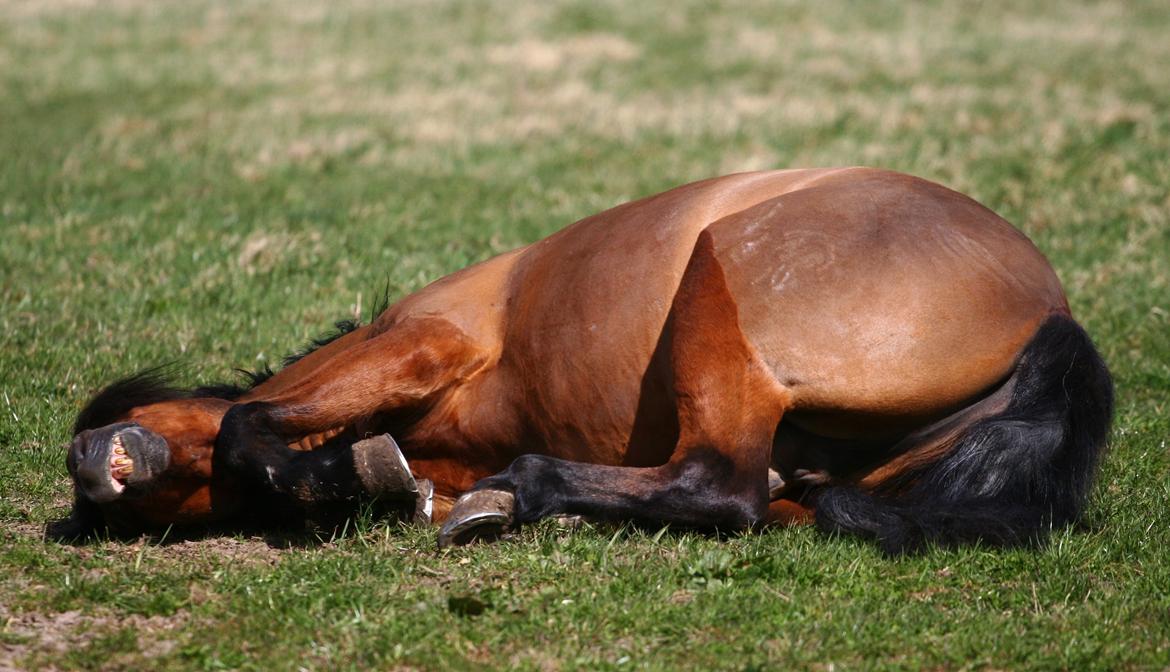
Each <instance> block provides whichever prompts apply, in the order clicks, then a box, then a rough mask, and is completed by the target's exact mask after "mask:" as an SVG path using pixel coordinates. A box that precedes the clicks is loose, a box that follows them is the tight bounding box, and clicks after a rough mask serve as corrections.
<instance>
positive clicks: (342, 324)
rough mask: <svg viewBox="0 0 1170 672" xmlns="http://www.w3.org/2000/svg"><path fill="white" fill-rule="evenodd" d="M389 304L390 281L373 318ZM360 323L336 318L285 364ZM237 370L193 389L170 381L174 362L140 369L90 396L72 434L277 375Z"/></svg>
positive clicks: (234, 392) (264, 369) (224, 394)
mask: <svg viewBox="0 0 1170 672" xmlns="http://www.w3.org/2000/svg"><path fill="white" fill-rule="evenodd" d="M389 305H390V283H389V281H387V283H386V286H385V288H384V289H383V290H382V291H381V293H379V295H378V299H377V300H376V301H375V302H374V310H373V312H372V314H371V321H372V319H373V318H375V317H377V316H378V315H381V314H382V312H383V311H385V310H386V308H387V307H389ZM360 326H361V322H360V321H359V320H356V319H347V320H340V321H338V322H335V323H334V325H333V327H334V329H333V331H331V332H329V333H326V334H323V335H322V336H319V337H317V338H314V339H312V340H311V341H310V342H309V345H308V346H306V347H305V348H302V349H301V350H299V351H297V352H295V353H293V354H291V355H289V356H287V357H285V358H284V360H283V366H290V365H292V364H295V363H297V362H298V361H300V360H301V359H303V358H305V357H307V356H309V355H310V354H312V353H313V352H315V351H316V350H318V349H319V348H323V347H325V346H326V345H329V344H330V343H332V342H333V341H336V340H337V339H339V338H341V337H342V336H344V335H346V334H348V333H350V332H352V331H354V330H355V329H357V328H358V327H360ZM235 372H236V373H237V374H238V375H239V376H240V377H241V378H242V379H243V380H242V381H240V382H239V383H211V384H208V385H199V386H197V387H195V388H193V389H190V390H184V389H182V388H179V387H176V386H175V385H174V384H172V383H171V378H172V377H173V376H174V374H175V367H174V366H172V365H166V364H164V365H162V366H156V367H154V368H151V369H146V370H144V371H139V372H138V373H135V374H134V375H132V376H129V377H127V378H123V379H121V380H119V381H117V382H115V383H112V384H110V385H108V386H106V387H105V388H104V389H103V390H102V391H100V392H98V393H97V394H96V395H94V397H93V398H92V399H90V400H89V403H88V404H86V405H85V408H83V409H81V413H79V414H78V415H77V421H76V422H75V423H73V434H74V435H75V436H76V435H77V434H78V433H80V432H82V431H85V430H87V429H97V428H98V427H105V426H106V425H109V424H112V423H114V422H117V421H118V420H119V419H120V418H122V417H125V415H126V413H128V412H130V410H131V409H134V408H137V407H139V406H145V405H147V404H156V403H158V402H160V401H171V400H173V399H193V398H198V397H213V398H216V399H226V400H228V401H235V400H236V399H238V398H240V397H241V396H242V395H243V394H245V393H246V392H248V391H249V390H251V389H252V388H254V387H256V386H257V385H260V384H261V383H263V382H264V381H266V380H268V379H269V378H271V377H272V376H274V375H275V372H274V371H273V370H272V367H270V366H269V365H268V364H263V365H261V366H260V367H259V368H257V369H256V370H255V371H248V370H246V369H236V370H235Z"/></svg>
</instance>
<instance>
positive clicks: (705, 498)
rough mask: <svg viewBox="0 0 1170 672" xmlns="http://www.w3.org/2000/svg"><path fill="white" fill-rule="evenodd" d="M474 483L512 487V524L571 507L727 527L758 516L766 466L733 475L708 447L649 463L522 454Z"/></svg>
mask: <svg viewBox="0 0 1170 672" xmlns="http://www.w3.org/2000/svg"><path fill="white" fill-rule="evenodd" d="M755 476H758V478H756V477H755ZM474 489H475V490H504V491H507V492H511V493H513V494H514V495H515V509H514V511H513V517H514V520H515V523H516V524H524V523H530V522H534V521H536V520H539V519H541V518H544V517H546V516H550V515H555V514H574V515H582V516H586V517H589V518H594V519H608V520H633V521H636V522H640V523H647V524H671V525H678V526H680V527H687V528H694V529H720V530H726V531H731V530H741V529H745V528H748V527H752V526H754V525H757V524H759V523H760V522H761V521H762V520H764V518H765V516H766V514H767V508H768V480H767V473H766V470H764V471H761V472H760V473H759V474H757V475H754V476H753V477H750V478H749V477H739V476H737V470H736V468H735V465H734V463H733V462H732V461H731V460H730V459H728V458H727V457H725V456H724V455H722V454H720V453H718V452H716V451H713V450H712V451H703V450H693V451H691V453H690V454H689V455H688V457H687V458H686V459H684V460H680V461H677V462H672V463H668V464H666V465H663V466H660V467H648V468H632V467H611V466H602V465H594V464H583V463H579V462H569V461H566V460H559V459H556V458H551V457H545V456H541V455H525V456H523V457H520V458H518V459H517V460H515V461H514V462H513V463H512V464H511V466H509V467H508V469H506V470H505V471H503V472H501V473H499V474H497V475H495V476H491V477H488V478H486V479H483V480H481V481H480V482H478V483H476V485H475V488H474Z"/></svg>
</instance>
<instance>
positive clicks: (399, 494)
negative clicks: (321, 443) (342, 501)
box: [353, 434, 418, 501]
mask: <svg viewBox="0 0 1170 672" xmlns="http://www.w3.org/2000/svg"><path fill="white" fill-rule="evenodd" d="M353 466H354V469H355V470H356V471H357V475H358V480H360V481H361V484H362V488H364V489H365V491H366V492H367V493H369V494H370V495H372V496H373V497H376V498H384V499H402V500H407V501H410V500H414V499H415V498H416V497H417V495H418V483H417V482H415V480H414V475H413V474H411V473H410V466H409V465H407V463H406V457H405V456H404V455H403V454H402V449H400V448H399V447H398V443H397V442H395V441H394V438H393V437H391V436H390V435H389V434H382V435H381V436H374V437H371V438H368V439H365V440H363V441H358V442H357V443H355V444H353Z"/></svg>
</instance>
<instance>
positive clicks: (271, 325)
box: [0, 0, 1170, 670]
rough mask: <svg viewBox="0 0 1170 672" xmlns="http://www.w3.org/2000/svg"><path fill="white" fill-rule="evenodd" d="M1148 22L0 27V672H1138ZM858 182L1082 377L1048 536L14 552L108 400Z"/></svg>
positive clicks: (1155, 86) (1155, 87)
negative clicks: (564, 231) (382, 313)
mask: <svg viewBox="0 0 1170 672" xmlns="http://www.w3.org/2000/svg"><path fill="white" fill-rule="evenodd" d="M1168 34H1170V8H1168V7H1167V6H1166V4H1165V2H1164V1H1161V0H1151V1H1149V2H1138V1H1136V0H1124V1H1123V0H1114V1H1112V2H1110V1H1106V2H1094V3H1083V4H1082V3H1071V2H1056V1H1053V2H1028V3H1018V2H1007V1H999V0H992V1H989V2H983V3H978V4H976V3H961V2H930V3H923V4H914V5H909V4H908V3H906V4H904V3H893V2H889V3H886V2H875V3H845V2H819V3H808V4H804V3H794V2H785V3H770V2H769V3H764V2H760V3H747V4H742V5H740V4H738V3H737V4H736V5H732V4H730V3H728V4H724V3H710V2H642V3H623V2H613V3H612V4H607V3H604V2H596V1H593V0H590V1H587V2H586V1H582V2H559V1H558V2H546V3H531V4H511V3H490V4H489V3H480V2H426V3H422V2H396V3H378V2H370V1H366V0H345V1H343V2H338V3H329V4H328V8H326V3H316V2H309V1H308V0H296V1H293V2H284V3H275V2H271V3H270V2H240V3H227V2H222V3H212V2H205V1H203V0H192V1H184V2H162V1H158V0H141V1H138V0H107V1H99V0H91V1H86V0H15V1H14V0H0V521H2V522H0V669H8V668H11V667H15V668H18V669H19V668H25V667H27V668H34V669H35V668H42V667H43V668H61V669H67V668H84V669H142V668H146V669H221V668H229V669H300V668H304V669H367V668H369V667H380V668H402V669H412V668H418V669H448V668H454V669H468V668H477V669H478V668H481V667H488V668H513V667H515V668H521V669H542V670H543V669H550V670H556V669H627V668H648V669H664V670H671V669H680V668H691V669H782V668H789V667H797V668H814V669H824V670H831V669H854V668H871V667H872V668H906V669H919V668H923V667H931V668H944V669H967V668H980V669H982V668H1001V669H1002V668H1012V669H1017V668H1036V669H1059V668H1068V669H1078V670H1081V669H1150V668H1166V667H1167V666H1170V551H1168V549H1170V452H1168V449H1167V444H1166V441H1167V437H1168V435H1170V413H1168V410H1170V409H1168V403H1170V197H1168V189H1167V185H1170V40H1168V39H1167V38H1166V36H1167V35H1168ZM850 164H868V165H876V166H883V167H889V168H893V169H898V170H903V171H907V172H911V173H915V174H918V175H922V176H925V177H927V178H931V179H934V180H937V181H940V182H943V183H945V184H948V185H950V186H952V187H954V188H956V189H959V190H961V191H964V192H966V193H968V194H971V195H972V196H974V197H975V198H977V199H979V200H981V201H982V202H984V203H985V204H987V205H988V206H990V207H992V208H993V209H995V210H997V211H998V212H1000V213H1001V214H1002V215H1004V216H1005V217H1007V218H1008V219H1009V220H1011V221H1013V222H1014V223H1016V224H1017V225H1018V226H1020V227H1021V228H1022V229H1023V230H1024V231H1025V232H1027V233H1028V234H1029V235H1030V236H1031V237H1032V238H1033V239H1034V240H1035V241H1036V243H1037V244H1038V245H1039V247H1040V248H1041V249H1042V250H1043V251H1044V252H1045V253H1046V254H1047V255H1048V256H1049V257H1050V258H1051V260H1052V262H1053V264H1054V265H1055V266H1056V268H1057V270H1058V272H1059V274H1060V276H1061V277H1062V279H1063V280H1064V282H1065V284H1066V287H1067V289H1068V292H1069V295H1070V299H1071V302H1072V305H1073V309H1074V312H1075V313H1076V314H1077V316H1078V317H1079V318H1080V320H1081V321H1082V322H1083V323H1084V325H1085V326H1086V328H1087V329H1088V330H1089V332H1090V333H1091V334H1093V335H1094V337H1095V339H1096V340H1097V342H1098V344H1099V346H1100V348H1101V350H1102V353H1103V354H1104V356H1105V358H1106V360H1107V361H1108V362H1109V363H1110V365H1111V367H1112V368H1113V371H1114V374H1115V376H1116V383H1117V389H1118V403H1119V407H1118V414H1117V421H1116V425H1115V430H1114V433H1113V438H1112V451H1111V454H1110V456H1109V458H1108V460H1107V461H1106V464H1105V467H1104V471H1103V474H1102V476H1101V481H1100V484H1099V487H1098V489H1097V491H1096V497H1095V500H1094V502H1093V505H1092V507H1091V510H1090V513H1089V515H1088V518H1087V521H1086V523H1085V524H1084V525H1083V526H1082V527H1081V528H1080V529H1076V530H1072V531H1068V532H1063V533H1060V534H1057V535H1056V536H1055V538H1054V540H1053V543H1052V544H1051V545H1050V546H1049V547H1048V548H1046V549H1044V550H1042V551H1039V552H1035V551H1019V552H991V551H987V550H981V549H968V550H962V551H947V552H943V551H938V552H932V553H929V554H927V555H925V556H922V557H916V558H907V559H899V560H888V559H884V558H882V557H881V556H880V555H879V554H878V552H877V551H876V550H875V549H874V548H872V547H870V546H868V545H866V544H863V543H860V542H855V541H852V540H844V539H829V538H824V537H821V536H818V535H817V534H815V533H814V532H813V531H811V530H807V529H802V530H788V531H772V532H768V533H765V534H761V535H757V536H746V537H741V538H734V539H728V540H717V539H711V538H705V537H700V536H693V535H684V534H676V533H670V532H668V533H666V534H662V535H655V534H653V533H646V532H641V531H635V530H628V529H614V528H588V529H585V530H583V531H579V532H577V533H567V532H565V531H562V530H559V529H557V528H556V527H554V526H552V525H541V526H537V527H535V528H533V529H527V530H525V531H524V532H523V533H522V534H521V535H520V536H519V539H518V540H516V541H513V542H509V543H503V544H499V545H494V546H479V547H473V548H468V549H461V550H456V551H454V552H449V553H438V552H436V551H435V550H434V549H435V534H434V531H432V530H417V529H404V528H398V527H395V526H388V525H387V524H385V523H384V522H380V521H377V520H370V519H368V518H362V519H359V520H358V521H356V523H355V525H354V526H353V527H352V528H350V529H349V530H348V531H347V533H346V534H344V535H341V536H338V537H335V538H331V539H323V540H320V541H313V540H300V541H299V542H298V543H291V544H290V543H286V542H287V541H288V540H281V539H265V538H263V537H259V536H255V537H252V536H234V537H231V536H229V537H219V538H210V539H202V540H179V541H176V540H174V539H166V540H160V539H142V540H139V541H138V542H136V543H113V542H108V543H96V544H92V545H88V546H83V547H71V546H60V545H56V544H51V543H45V542H43V541H42V540H41V538H40V533H41V529H42V527H43V525H44V524H45V522H46V521H49V520H52V519H54V518H56V517H59V516H60V515H62V514H63V513H64V512H65V510H66V506H67V503H68V499H67V492H68V481H67V478H66V474H65V469H64V465H63V462H64V458H63V455H64V453H63V445H64V444H65V442H66V441H67V440H68V438H69V436H68V434H69V431H68V428H69V426H70V424H71V423H72V420H73V416H74V415H75V414H76V412H77V410H78V409H79V408H80V405H81V404H82V403H83V402H84V401H85V399H86V398H87V397H88V396H89V395H90V394H92V393H93V392H94V391H95V390H96V389H98V388H99V387H100V386H101V385H103V384H104V383H106V382H109V381H110V380H111V379H113V378H115V377H117V376H119V375H122V374H126V373H128V372H131V371H134V370H136V369H138V368H140V367H145V366H149V365H153V364H157V363H160V362H166V361H172V360H174V361H178V362H179V363H180V364H181V365H182V367H183V374H182V377H183V381H184V382H195V381H206V380H212V379H222V378H223V377H224V376H225V373H226V372H227V371H229V370H230V369H231V368H232V367H237V366H241V367H253V366H255V365H257V364H262V363H264V362H272V363H275V362H277V361H278V360H279V358H280V357H281V356H282V355H283V354H285V353H286V352H289V351H291V350H294V349H296V348H297V347H299V346H300V345H301V344H302V343H303V342H304V341H305V340H306V339H307V338H308V337H310V336H313V335H316V334H318V333H319V332H321V331H323V330H324V329H326V328H327V327H328V326H329V325H330V324H331V322H332V321H333V320H334V319H337V318H339V317H343V316H345V315H349V314H353V313H355V312H357V311H359V310H363V311H364V312H366V313H368V312H369V306H370V304H371V303H372V298H373V296H372V294H374V293H375V292H376V290H377V289H378V288H379V287H381V286H383V285H384V284H385V283H386V282H387V280H388V282H389V287H390V292H391V295H392V297H398V296H402V295H404V294H406V293H408V292H410V291H412V290H415V289H417V288H419V287H422V286H423V285H425V284H426V283H427V282H429V281H431V280H434V279H436V278H438V277H440V276H442V275H444V274H446V273H448V272H451V271H454V270H456V269H459V268H461V267H463V266H465V265H467V264H469V263H471V262H474V261H477V260H481V259H485V258H487V257H489V256H492V255H493V254H496V253H498V252H501V251H504V250H507V249H510V248H512V247H514V246H517V245H520V244H523V243H527V242H529V241H532V240H535V239H537V238H539V237H541V236H543V235H546V234H548V233H550V232H552V231H555V230H557V229H558V228H560V227H561V226H563V225H565V224H567V223H569V222H571V221H573V220H575V219H577V218H579V217H581V216H584V215H586V214H589V213H592V212H595V211H598V210H600V209H603V208H605V207H608V206H610V205H614V204H616V203H619V202H622V201H625V200H628V199H631V198H634V197H637V196H640V195H645V194H648V193H653V192H655V191H658V190H661V189H665V188H667V187H670V186H673V185H676V184H681V183H683V182H687V181H690V180H693V179H697V178H701V177H706V176H710V175H714V174H720V173H727V172H734V171H738V170H748V169H758V168H766V167H788V166H819V165H850Z"/></svg>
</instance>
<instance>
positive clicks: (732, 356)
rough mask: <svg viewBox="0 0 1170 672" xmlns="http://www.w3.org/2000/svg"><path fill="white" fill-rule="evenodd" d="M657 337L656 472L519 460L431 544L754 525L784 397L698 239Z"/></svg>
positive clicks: (704, 239)
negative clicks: (668, 427)
mask: <svg viewBox="0 0 1170 672" xmlns="http://www.w3.org/2000/svg"><path fill="white" fill-rule="evenodd" d="M666 329H667V334H666V336H667V338H668V339H669V341H668V342H669V344H670V362H671V373H672V376H673V382H672V388H673V392H674V397H675V402H676V407H677V413H678V418H679V439H678V443H677V445H676V447H675V451H674V453H673V455H672V457H671V459H670V460H669V461H668V462H667V463H666V464H664V465H661V466H657V467H642V468H635V467H616V466H606V465H595V464H584V463H579V462H569V461H565V460H560V459H555V458H551V457H546V456H540V455H525V456H523V457H520V458H518V459H517V460H515V461H514V462H513V463H512V465H511V466H509V467H508V469H507V470H505V471H504V472H502V473H500V474H497V475H495V476H491V477H489V478H486V479H484V480H482V481H480V482H478V483H477V484H476V485H475V488H474V489H473V490H472V491H471V492H469V493H468V494H466V495H464V497H463V498H462V499H461V500H460V501H459V502H457V503H456V505H455V508H454V509H453V510H452V512H451V515H450V516H449V517H448V519H447V522H446V523H445V524H444V526H443V529H442V530H441V532H440V538H439V541H440V544H441V545H448V544H457V543H462V542H464V541H468V540H470V539H472V538H474V537H475V536H477V535H479V534H481V533H486V534H491V533H494V532H496V531H498V530H499V529H500V528H502V527H505V526H509V525H520V524H524V523H530V522H533V521H535V520H538V519H540V518H543V517H545V516H549V515H554V514H576V515H582V516H585V517H588V518H598V519H625V520H637V521H643V522H647V523H653V524H672V525H679V526H683V527H689V528H700V529H720V530H741V529H745V528H748V527H753V526H756V525H759V524H761V523H763V522H764V521H765V520H766V518H767V516H768V502H769V475H768V465H769V461H770V457H771V451H772V438H773V435H774V433H775V430H776V426H777V425H778V424H779V422H780V418H781V416H782V414H783V412H784V410H785V409H786V408H787V407H788V405H789V402H790V395H789V394H788V391H787V390H786V389H784V388H783V387H782V386H780V385H779V383H777V382H776V380H775V379H774V377H773V376H772V374H771V372H770V371H769V370H768V368H767V367H766V366H765V365H764V364H763V363H762V362H761V360H760V358H759V356H758V355H757V353H756V352H755V350H754V348H753V347H752V346H751V345H750V344H749V343H748V342H747V340H746V338H745V337H744V336H743V334H742V332H741V331H740V328H739V322H738V315H737V310H736V305H735V301H734V299H733V298H732V296H731V294H730V292H729V291H728V289H727V285H726V283H725V280H724V277H723V271H722V269H721V268H720V267H719V264H718V262H717V261H716V259H715V257H714V254H713V249H712V245H711V241H710V238H709V236H707V235H706V234H703V235H702V236H701V237H700V239H699V242H698V243H697V244H696V247H695V252H694V253H693V256H692V258H691V261H690V263H689V265H688V267H687V270H686V272H685V273H684V276H683V279H682V283H681V285H680V287H679V291H678V293H677V295H676V297H675V300H674V304H673V305H672V307H671V313H670V317H669V318H668V321H667V325H666Z"/></svg>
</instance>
